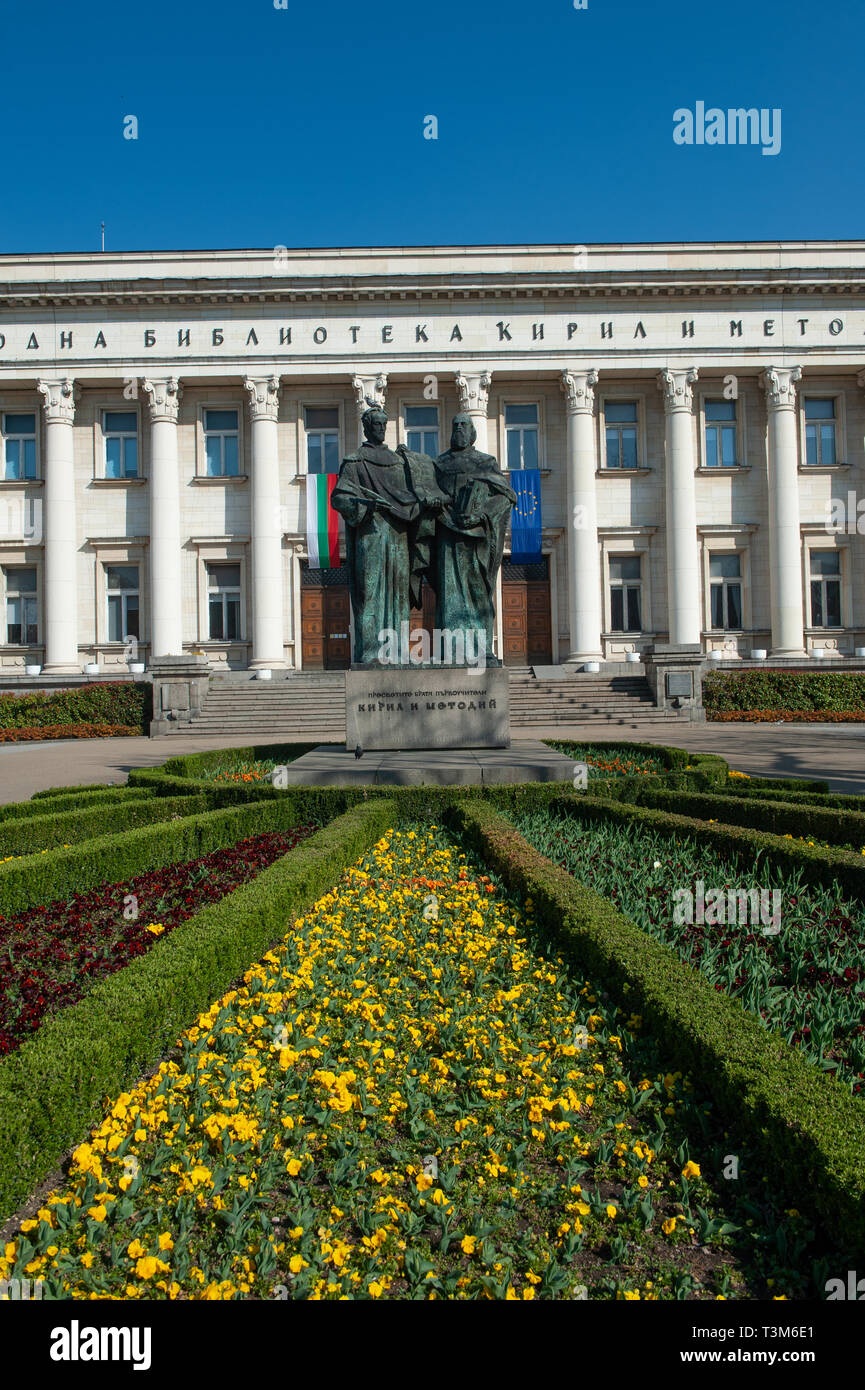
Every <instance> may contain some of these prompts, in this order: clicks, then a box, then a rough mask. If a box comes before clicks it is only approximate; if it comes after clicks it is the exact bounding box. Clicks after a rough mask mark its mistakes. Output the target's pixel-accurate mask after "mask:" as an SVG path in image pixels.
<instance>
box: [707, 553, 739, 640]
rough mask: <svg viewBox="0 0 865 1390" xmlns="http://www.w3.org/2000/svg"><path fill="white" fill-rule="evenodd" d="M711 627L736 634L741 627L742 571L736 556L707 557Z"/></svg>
mask: <svg viewBox="0 0 865 1390" xmlns="http://www.w3.org/2000/svg"><path fill="white" fill-rule="evenodd" d="M709 586H710V590H711V599H712V627H713V628H720V629H721V630H723V631H734V632H737V631H739V630H740V629H741V627H742V569H741V557H740V556H739V555H738V554H736V553H735V552H734V553H733V554H727V555H710V556H709Z"/></svg>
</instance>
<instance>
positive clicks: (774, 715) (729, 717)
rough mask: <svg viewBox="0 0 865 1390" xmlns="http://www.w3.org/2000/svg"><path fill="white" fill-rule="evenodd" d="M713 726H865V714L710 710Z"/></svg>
mask: <svg viewBox="0 0 865 1390" xmlns="http://www.w3.org/2000/svg"><path fill="white" fill-rule="evenodd" d="M706 717H707V719H708V720H709V721H710V722H711V723H713V724H865V714H863V713H862V712H861V711H859V710H844V709H835V710H828V709H822V710H821V709H813V710H812V709H747V710H739V711H737V710H709V712H708V714H707V716H706Z"/></svg>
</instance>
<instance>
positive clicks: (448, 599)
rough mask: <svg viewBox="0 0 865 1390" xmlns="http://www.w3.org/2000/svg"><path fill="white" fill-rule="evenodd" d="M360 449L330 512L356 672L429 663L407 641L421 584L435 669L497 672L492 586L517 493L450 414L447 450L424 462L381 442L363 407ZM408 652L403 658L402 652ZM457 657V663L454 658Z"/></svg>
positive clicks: (375, 413) (464, 421)
mask: <svg viewBox="0 0 865 1390" xmlns="http://www.w3.org/2000/svg"><path fill="white" fill-rule="evenodd" d="M362 425H363V432H364V436H365V439H364V442H363V444H361V446H360V448H359V449H358V451H357V453H355V454H351V455H349V457H348V458H346V459H344V460H343V463H342V467H341V469H340V472H339V479H338V481H337V484H336V486H335V488H334V490H333V494H332V499H331V500H332V504H333V506H334V507H335V508H336V510H337V511H338V512H340V514H341V515H342V517H343V518H344V520H345V525H346V555H347V560H348V574H349V587H350V592H351V601H352V608H353V611H354V656H353V665H355V666H383V665H392V664H398V665H408V664H409V662H410V661H411V662H412V664H414V663H416V662H417V661H418V659H419V655H420V659H421V660H424V659H428V658H427V656H426V653H425V652H424V651H423V644H421V652H420V654H419V655H418V650H417V645H416V643H415V641H414V639H412V642H411V644H409V641H408V632H409V613H410V609H411V608H412V607H415V608H419V607H420V606H421V589H422V585H423V581H424V580H426V581H427V583H428V584H430V585H431V587H432V588H433V590H434V591H435V595H436V616H435V628H436V633H435V636H436V637H438V639H439V640H438V642H436V641H435V640H434V641H433V644H432V653H431V654H432V657H433V660H434V661H444V662H452V663H453V664H459V665H461V664H464V663H466V662H467V663H468V664H470V665H478V664H486V665H499V664H500V663H499V662H498V660H497V659H496V658H494V657H493V656H492V643H493V619H494V612H495V591H496V579H497V576H498V572H499V567H500V565H501V562H502V551H503V548H504V540H505V532H506V530H507V524H508V518H509V516H510V513H511V508H512V507H513V506H514V504H515V503H516V500H517V498H516V494H515V493H514V491H513V489H512V488H511V487H510V486H509V484H508V481H507V478H506V477H505V475H504V473H502V471H501V469H500V468H499V466H498V463H497V462H496V460H495V459H494V458H493V456H492V455H491V454H482V453H480V452H479V450H477V449H476V448H475V447H474V444H475V440H476V438H477V431H476V430H475V427H474V424H473V423H472V420H471V417H470V416H469V415H462V414H460V415H455V416H454V421H453V430H452V433H451V442H450V448H449V449H448V450H446V452H445V453H443V454H440V455H439V457H438V458H437V459H432V458H430V457H429V456H428V455H426V454H418V453H412V452H411V451H410V450H408V449H406V448H405V446H404V445H402V444H401V445H399V446H398V447H397V449H395V450H394V449H390V448H389V447H388V446H387V445H386V444H385V442H384V438H385V430H386V427H387V415H386V414H385V412H384V410H383V409H382V408H381V406H378V405H375V404H374V403H371V404H370V407H369V409H368V410H366V411H364V414H363V416H362ZM409 645H410V650H407V648H408V647H409ZM454 653H457V655H454Z"/></svg>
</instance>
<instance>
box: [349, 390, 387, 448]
mask: <svg viewBox="0 0 865 1390" xmlns="http://www.w3.org/2000/svg"><path fill="white" fill-rule="evenodd" d="M351 384H352V386H353V387H354V394H355V398H356V401H357V438H358V443H359V444H363V442H364V440H365V439H366V435H365V434H364V432H363V425H362V424H361V423H360V419H361V416H362V415H363V412H364V411H365V410H367V409H368V408H369V402H370V401H374V402H375V404H376V405H380V406H381V408H382V410H384V402H385V396H386V394H387V375H386V373H385V372H379V373H378V375H377V376H353V377H352V379H351Z"/></svg>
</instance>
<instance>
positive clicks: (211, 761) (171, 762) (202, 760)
mask: <svg viewBox="0 0 865 1390" xmlns="http://www.w3.org/2000/svg"><path fill="white" fill-rule="evenodd" d="M318 747H319V744H318V743H259V744H250V745H249V746H248V747H244V748H213V749H210V750H209V751H208V752H206V753H185V754H182V755H181V756H179V757H176V758H169V759H168V761H167V762H165V763H163V764H162V769H163V770H164V771H165V773H166V775H167V776H169V777H195V776H196V774H197V773H199V772H205V771H212V770H213V769H216V770H217V771H218V770H220V769H221V768H223V766H224V767H225V768H226V769H228V768H230V766H231V764H232V763H236V762H241V761H242V762H250V763H254V762H269V761H270V760H271V759H273V761H274V762H277V763H293V762H294V761H295V759H296V758H300V757H302V756H303V754H304V753H309V752H311V750H312V749H313V748H318Z"/></svg>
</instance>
